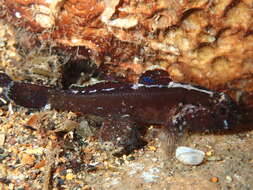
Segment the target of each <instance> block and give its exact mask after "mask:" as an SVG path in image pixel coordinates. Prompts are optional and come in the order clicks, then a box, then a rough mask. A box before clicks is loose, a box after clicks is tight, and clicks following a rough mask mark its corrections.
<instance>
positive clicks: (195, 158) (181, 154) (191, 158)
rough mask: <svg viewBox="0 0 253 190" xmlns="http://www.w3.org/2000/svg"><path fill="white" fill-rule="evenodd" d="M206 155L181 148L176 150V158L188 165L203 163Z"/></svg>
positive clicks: (187, 148) (191, 149)
mask: <svg viewBox="0 0 253 190" xmlns="http://www.w3.org/2000/svg"><path fill="white" fill-rule="evenodd" d="M204 157H205V153H204V152H203V151H201V150H197V149H193V148H190V147H185V146H180V147H178V148H177V149H176V158H177V159H178V160H179V161H180V162H182V163H184V164H186V165H192V166H195V165H199V164H201V163H202V162H203V160H204Z"/></svg>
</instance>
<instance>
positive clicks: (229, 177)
mask: <svg viewBox="0 0 253 190" xmlns="http://www.w3.org/2000/svg"><path fill="white" fill-rule="evenodd" d="M226 180H227V182H228V183H231V182H232V181H233V179H232V177H231V176H229V175H228V176H226Z"/></svg>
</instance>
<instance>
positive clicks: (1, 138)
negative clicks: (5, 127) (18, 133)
mask: <svg viewBox="0 0 253 190" xmlns="http://www.w3.org/2000/svg"><path fill="white" fill-rule="evenodd" d="M4 142H5V134H4V133H0V146H3V145H4Z"/></svg>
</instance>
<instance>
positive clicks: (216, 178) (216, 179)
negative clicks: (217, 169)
mask: <svg viewBox="0 0 253 190" xmlns="http://www.w3.org/2000/svg"><path fill="white" fill-rule="evenodd" d="M210 181H211V182H213V183H217V182H219V178H218V177H215V176H213V177H211V179H210Z"/></svg>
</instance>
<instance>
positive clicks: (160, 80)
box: [139, 69, 171, 85]
mask: <svg viewBox="0 0 253 190" xmlns="http://www.w3.org/2000/svg"><path fill="white" fill-rule="evenodd" d="M169 82H171V78H170V76H169V74H168V72H167V71H165V70H162V69H154V70H147V71H146V72H145V73H143V74H142V75H141V77H140V78H139V83H140V84H145V85H151V84H168V83H169Z"/></svg>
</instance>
